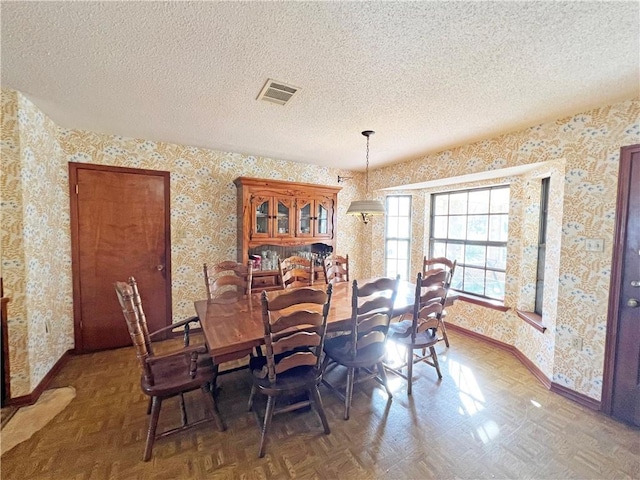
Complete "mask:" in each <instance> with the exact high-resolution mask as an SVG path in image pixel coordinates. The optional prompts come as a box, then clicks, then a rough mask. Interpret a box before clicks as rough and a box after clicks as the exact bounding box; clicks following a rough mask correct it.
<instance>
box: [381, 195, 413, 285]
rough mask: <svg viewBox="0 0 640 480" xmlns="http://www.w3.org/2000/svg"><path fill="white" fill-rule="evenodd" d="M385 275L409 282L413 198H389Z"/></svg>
mask: <svg viewBox="0 0 640 480" xmlns="http://www.w3.org/2000/svg"><path fill="white" fill-rule="evenodd" d="M386 210H387V214H386V223H387V227H386V231H385V249H384V251H385V275H386V276H387V277H392V278H395V276H396V275H400V278H402V279H403V280H408V277H409V263H410V252H411V250H410V245H411V196H410V195H397V196H396V195H392V196H388V197H387V208H386Z"/></svg>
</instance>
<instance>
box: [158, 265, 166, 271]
mask: <svg viewBox="0 0 640 480" xmlns="http://www.w3.org/2000/svg"><path fill="white" fill-rule="evenodd" d="M156 268H157V269H158V271H159V272H161V271H162V270H164V265H158V266H157V267H156Z"/></svg>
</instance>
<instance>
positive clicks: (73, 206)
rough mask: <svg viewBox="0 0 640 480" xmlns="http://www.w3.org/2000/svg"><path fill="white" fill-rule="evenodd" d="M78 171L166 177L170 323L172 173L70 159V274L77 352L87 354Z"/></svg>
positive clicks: (169, 310)
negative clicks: (83, 318) (85, 347)
mask: <svg viewBox="0 0 640 480" xmlns="http://www.w3.org/2000/svg"><path fill="white" fill-rule="evenodd" d="M78 170H98V171H105V172H112V173H133V174H137V175H153V176H156V177H163V179H164V206H165V209H164V210H165V218H164V222H165V223H164V224H165V230H164V252H165V259H166V261H165V272H166V282H165V296H166V298H167V303H166V314H165V315H166V319H167V326H168V325H171V323H172V322H173V318H172V296H171V210H170V209H171V190H170V181H169V180H170V175H171V174H170V172H166V171H160V170H148V169H141V168H129V167H112V166H108V165H97V164H93V163H78V162H69V199H70V215H71V218H70V220H71V274H72V279H73V326H74V341H75V346H74V349H73V352H74V353H84V352H85V350H84V344H83V341H82V329H81V321H82V305H81V299H82V297H81V294H80V293H81V292H80V251H79V245H78V244H79V233H80V230H79V222H78V197H77V195H76V185H77V183H78Z"/></svg>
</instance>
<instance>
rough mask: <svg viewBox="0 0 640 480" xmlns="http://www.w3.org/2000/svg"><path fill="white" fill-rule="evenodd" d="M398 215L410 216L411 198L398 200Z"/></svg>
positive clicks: (406, 197)
mask: <svg viewBox="0 0 640 480" xmlns="http://www.w3.org/2000/svg"><path fill="white" fill-rule="evenodd" d="M398 215H404V216H406V217H409V216H411V197H408V196H405V197H399V198H398Z"/></svg>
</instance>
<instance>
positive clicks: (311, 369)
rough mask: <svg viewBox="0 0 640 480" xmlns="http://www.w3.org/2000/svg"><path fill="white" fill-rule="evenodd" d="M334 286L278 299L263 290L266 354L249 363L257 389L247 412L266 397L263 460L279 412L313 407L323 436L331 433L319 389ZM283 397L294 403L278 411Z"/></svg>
mask: <svg viewBox="0 0 640 480" xmlns="http://www.w3.org/2000/svg"><path fill="white" fill-rule="evenodd" d="M332 288H333V287H332V285H328V286H327V290H326V292H325V291H323V290H320V289H314V288H311V287H303V288H299V289H296V290H291V291H289V292H285V293H281V294H279V295H277V296H275V297H274V298H270V297H269V294H268V293H267V292H262V322H263V325H264V341H265V348H266V356H264V357H254V358H252V359H251V360H250V366H251V372H252V374H253V375H252V378H253V385H252V387H251V393H250V395H249V410H251V409H252V408H253V401H254V397H255V394H256V393H257V392H259V393H261V394H263V395H266V396H267V407H266V410H265V415H264V420H263V422H262V435H261V437H260V447H259V450H258V456H259V457H263V456H264V451H265V440H266V437H267V433H268V431H269V427H270V425H271V420H272V418H273V415H274V414H276V413H282V412H290V411H293V410H298V409H300V408H303V407H308V406H310V405H312V406H313V407H314V408H315V410H316V412H317V413H318V416H319V417H320V421H321V422H322V426H323V427H324V432H325V433H327V434H328V433H330V429H329V423H328V422H327V417H326V415H325V412H324V408H323V406H322V399H321V397H320V392H319V390H318V385H319V384H320V381H321V378H322V375H321V374H322V370H321V368H320V358H321V355H322V347H323V344H324V337H325V333H326V329H327V315H328V314H329V305H330V303H331V293H332ZM278 293H279V292H278ZM313 306H315V308H314V307H313ZM300 394H302V395H303V397H302V398H301V397H300ZM305 394H306V395H305ZM283 396H286V397H290V398H292V399H293V403H290V404H288V405H283V406H282V407H280V408H278V409H276V408H275V405H276V399H277V398H278V397H283Z"/></svg>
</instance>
